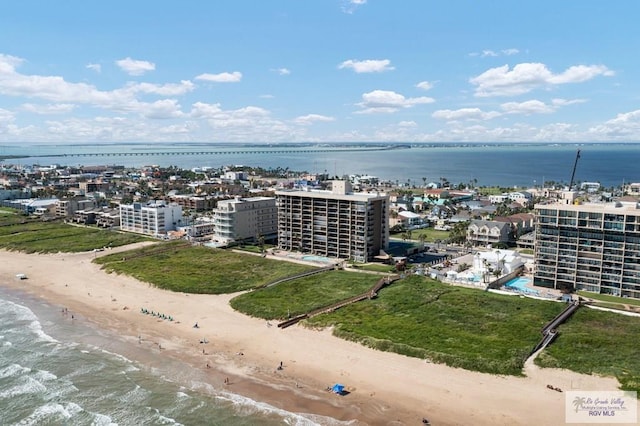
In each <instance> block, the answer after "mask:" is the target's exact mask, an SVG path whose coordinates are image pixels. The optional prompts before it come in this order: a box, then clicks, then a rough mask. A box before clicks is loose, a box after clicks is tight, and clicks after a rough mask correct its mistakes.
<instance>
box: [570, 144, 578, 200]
mask: <svg viewBox="0 0 640 426" xmlns="http://www.w3.org/2000/svg"><path fill="white" fill-rule="evenodd" d="M579 159H580V150H578V152H577V153H576V161H575V162H574V163H573V171H572V172H571V182H569V191H571V188H573V178H574V177H575V176H576V167H578V160H579Z"/></svg>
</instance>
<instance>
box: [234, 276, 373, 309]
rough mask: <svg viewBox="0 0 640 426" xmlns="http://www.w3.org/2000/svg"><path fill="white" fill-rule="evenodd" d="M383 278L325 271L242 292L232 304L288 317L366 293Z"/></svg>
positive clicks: (238, 307) (236, 306) (235, 307)
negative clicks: (249, 291)
mask: <svg viewBox="0 0 640 426" xmlns="http://www.w3.org/2000/svg"><path fill="white" fill-rule="evenodd" d="M380 278H381V277H380V276H377V275H372V274H360V273H357V272H348V271H329V272H323V273H320V274H316V275H310V276H308V277H304V278H299V279H296V280H292V281H286V282H283V283H281V284H278V285H275V286H273V287H267V288H263V289H260V290H256V291H253V292H251V293H245V294H242V295H240V296H237V297H235V298H233V299H232V300H231V306H232V307H233V309H236V310H238V311H240V312H242V313H245V314H247V315H251V316H254V317H258V318H264V319H268V320H271V319H285V318H288V317H289V316H291V317H294V316H297V315H300V314H304V313H307V312H310V311H312V310H314V309H317V308H321V307H323V306H327V305H330V304H333V303H335V302H339V301H341V300H345V299H348V298H349V297H352V296H355V295H358V294H362V293H364V292H365V291H367V290H368V289H369V288H371V287H373V285H374V284H375V283H376V282H378V281H379V280H380Z"/></svg>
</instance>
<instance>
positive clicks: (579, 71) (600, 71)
mask: <svg viewBox="0 0 640 426" xmlns="http://www.w3.org/2000/svg"><path fill="white" fill-rule="evenodd" d="M599 75H603V76H605V77H611V76H613V75H615V73H614V72H613V71H611V70H610V69H608V68H607V67H605V66H604V65H574V66H572V67H569V68H567V69H566V70H565V71H564V72H563V73H562V74H557V75H554V76H552V77H551V78H550V79H549V82H550V83H552V84H566V83H582V82H583V81H587V80H591V79H592V78H594V77H597V76H599Z"/></svg>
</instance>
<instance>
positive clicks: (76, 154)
mask: <svg viewBox="0 0 640 426" xmlns="http://www.w3.org/2000/svg"><path fill="white" fill-rule="evenodd" d="M406 148H407V147H404V146H403V147H400V146H384V147H364V148H362V147H361V148H335V147H333V148H331V147H327V148H303V149H300V148H278V149H237V150H235V149H234V150H224V151H221V150H216V151H208V150H206V151H199V150H197V151H196V150H188V151H153V150H141V151H131V152H69V153H65V154H38V155H29V157H33V158H38V157H50V158H56V157H149V156H176V155H197V156H201V155H234V154H235V155H239V154H243V155H246V154H256V155H269V154H275V155H278V154H313V153H319V152H364V151H389V150H394V149H406Z"/></svg>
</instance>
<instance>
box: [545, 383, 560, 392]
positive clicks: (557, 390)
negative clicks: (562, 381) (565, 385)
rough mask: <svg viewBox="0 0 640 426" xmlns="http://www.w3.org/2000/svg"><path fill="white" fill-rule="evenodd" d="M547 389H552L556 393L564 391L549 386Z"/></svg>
mask: <svg viewBox="0 0 640 426" xmlns="http://www.w3.org/2000/svg"><path fill="white" fill-rule="evenodd" d="M547 389H551V390H554V391H556V392H562V389H560V388H556V387H554V386H553V385H547Z"/></svg>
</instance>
